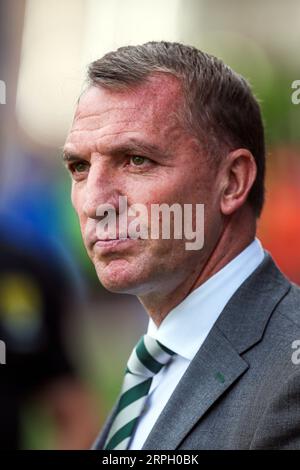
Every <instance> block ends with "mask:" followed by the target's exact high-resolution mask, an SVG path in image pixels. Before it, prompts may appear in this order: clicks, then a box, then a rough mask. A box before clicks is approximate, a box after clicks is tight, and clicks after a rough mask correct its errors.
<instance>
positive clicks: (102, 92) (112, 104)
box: [72, 73, 183, 131]
mask: <svg viewBox="0 0 300 470" xmlns="http://www.w3.org/2000/svg"><path fill="white" fill-rule="evenodd" d="M182 100H183V95H182V91H181V85H180V83H179V81H178V79H177V78H175V77H173V76H171V75H170V74H165V73H159V74H155V75H153V76H150V77H149V78H148V79H147V81H145V82H144V83H142V84H139V85H137V86H134V87H132V88H130V89H124V90H122V91H120V90H110V89H106V88H103V87H96V86H93V87H91V88H89V89H88V90H87V91H86V92H85V93H84V94H83V95H82V96H81V98H80V100H79V103H78V106H77V109H76V112H75V116H74V121H73V125H72V130H73V131H74V130H76V129H81V128H84V129H85V130H90V131H93V130H96V129H99V128H101V127H105V126H113V125H114V124H117V125H120V124H122V123H123V124H124V126H126V124H133V123H134V126H135V127H137V128H138V127H139V126H145V125H148V126H154V127H158V126H161V125H162V124H163V123H164V124H165V125H167V124H168V123H169V124H170V123H171V122H172V121H173V122H174V117H175V116H177V113H176V112H178V107H180V105H182Z"/></svg>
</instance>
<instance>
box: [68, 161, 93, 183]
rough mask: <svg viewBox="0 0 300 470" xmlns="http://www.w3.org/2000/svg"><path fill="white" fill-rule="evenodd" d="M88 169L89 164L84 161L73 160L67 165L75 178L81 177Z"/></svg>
mask: <svg viewBox="0 0 300 470" xmlns="http://www.w3.org/2000/svg"><path fill="white" fill-rule="evenodd" d="M88 169H89V164H88V163H87V162H84V161H78V162H74V163H71V164H70V165H69V170H70V172H71V174H72V176H73V177H74V178H75V179H76V177H77V178H80V177H82V176H83V175H84V173H86V172H87V171H88Z"/></svg>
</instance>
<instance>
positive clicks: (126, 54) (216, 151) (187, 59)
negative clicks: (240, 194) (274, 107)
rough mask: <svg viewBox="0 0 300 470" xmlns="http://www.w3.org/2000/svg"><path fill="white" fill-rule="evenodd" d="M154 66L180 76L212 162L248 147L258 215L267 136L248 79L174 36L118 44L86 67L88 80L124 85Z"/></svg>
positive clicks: (189, 115) (188, 110)
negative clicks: (172, 39)
mask: <svg viewBox="0 0 300 470" xmlns="http://www.w3.org/2000/svg"><path fill="white" fill-rule="evenodd" d="M155 72H164V73H169V74H172V75H173V76H175V77H177V78H178V79H179V81H180V83H181V85H182V90H183V93H184V98H185V99H184V110H183V111H184V115H185V121H186V122H187V123H188V125H189V128H190V129H191V130H193V132H194V133H195V135H196V137H197V139H198V141H199V143H200V146H201V145H202V146H203V147H204V148H205V149H206V154H207V156H208V157H211V160H212V161H213V162H216V163H218V162H220V159H221V158H222V156H223V155H224V153H225V152H228V151H230V150H234V149H236V148H246V149H248V150H249V151H250V152H251V153H252V155H253V157H254V159H255V162H256V166H257V176H256V179H255V182H254V183H253V186H252V188H251V190H250V192H249V196H248V202H249V204H250V205H251V207H252V208H253V210H254V213H255V215H256V216H257V217H258V216H259V215H260V213H261V210H262V207H263V203H264V176H265V141H264V128H263V122H262V117H261V112H260V107H259V104H258V102H257V100H256V98H255V96H254V95H253V93H252V91H251V88H250V85H249V84H248V82H247V81H246V80H245V79H244V78H243V77H242V76H241V75H239V74H237V73H236V72H235V71H233V70H232V69H231V68H230V67H229V66H227V65H226V64H224V62H222V60H220V59H218V58H216V57H214V56H213V55H210V54H207V53H205V52H202V51H200V50H199V49H196V48H195V47H191V46H186V45H183V44H180V43H176V42H165V41H159V42H153V41H152V42H147V43H145V44H142V45H137V46H126V47H120V48H119V49H117V50H116V51H113V52H109V53H108V54H106V55H104V56H103V57H102V58H101V59H98V60H96V61H94V62H92V63H91V64H90V65H89V68H88V85H89V86H101V87H104V88H108V89H115V90H122V89H126V88H127V89H128V88H132V87H134V86H135V85H138V84H141V83H143V82H145V81H146V80H147V79H148V78H149V76H150V75H151V74H153V73H155Z"/></svg>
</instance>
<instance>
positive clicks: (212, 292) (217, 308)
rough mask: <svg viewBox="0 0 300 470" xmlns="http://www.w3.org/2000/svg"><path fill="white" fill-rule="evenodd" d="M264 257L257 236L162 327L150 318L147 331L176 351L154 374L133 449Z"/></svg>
mask: <svg viewBox="0 0 300 470" xmlns="http://www.w3.org/2000/svg"><path fill="white" fill-rule="evenodd" d="M263 258H264V251H263V248H262V246H261V243H260V241H259V240H258V239H257V238H256V239H255V240H254V241H253V242H252V243H250V245H248V247H247V248H245V249H244V250H243V251H242V252H241V253H240V254H239V255H238V256H236V257H235V258H234V259H233V260H231V261H230V262H229V263H228V264H227V265H226V266H224V268H222V269H221V270H220V271H218V272H217V273H216V274H214V275H213V276H212V277H211V278H209V279H208V280H207V281H206V282H205V283H204V284H202V285H201V286H200V287H198V288H197V289H195V290H194V291H193V292H191V294H189V295H188V296H187V297H186V298H185V299H184V300H183V301H182V302H181V303H180V304H179V305H177V306H176V307H175V308H174V309H173V310H171V311H170V312H169V313H168V315H167V316H166V317H165V318H164V320H163V321H162V323H161V324H160V326H159V327H157V326H156V325H155V323H154V322H153V320H152V319H151V318H150V320H149V324H148V331H147V333H148V334H149V335H150V336H152V337H153V338H155V339H157V340H159V341H160V342H161V343H162V344H164V345H165V346H166V347H167V348H169V349H171V350H172V351H174V352H175V353H176V355H175V356H174V357H173V359H172V361H171V362H170V363H169V364H168V365H167V366H165V367H164V368H163V369H161V371H160V372H158V374H156V375H155V376H154V377H153V381H152V384H151V387H150V390H149V396H148V402H147V408H146V410H145V412H144V413H143V415H142V416H141V417H140V420H139V422H138V426H137V428H136V431H135V434H134V436H133V438H132V440H131V444H130V446H129V449H132V450H133V449H134V450H139V449H141V448H142V446H143V444H144V443H145V441H146V439H147V437H148V435H149V433H150V431H151V429H152V428H153V426H154V424H155V422H156V421H157V418H158V417H159V415H160V414H161V412H162V410H163V408H164V407H165V405H166V403H167V402H168V400H169V398H170V396H171V395H172V393H173V391H174V390H175V388H176V386H177V384H178V382H179V381H180V379H181V377H182V376H183V374H184V372H185V371H186V369H187V368H188V366H189V365H190V363H191V361H192V359H193V358H194V356H195V355H196V353H197V351H198V350H199V348H200V347H201V345H202V344H203V342H204V341H205V339H206V337H207V335H208V334H209V332H210V330H211V328H212V327H213V325H214V323H215V322H216V320H217V318H218V317H219V315H220V313H221V312H222V310H223V309H224V307H225V305H226V304H227V302H228V301H229V299H230V298H231V297H232V296H233V294H234V293H235V292H236V291H237V289H238V288H239V287H240V285H241V284H242V283H243V282H244V281H245V280H246V279H247V277H249V276H250V274H252V272H253V271H254V270H255V269H256V268H257V266H258V265H259V264H260V263H261V262H262V260H263Z"/></svg>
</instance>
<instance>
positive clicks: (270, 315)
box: [64, 42, 300, 450]
mask: <svg viewBox="0 0 300 470" xmlns="http://www.w3.org/2000/svg"><path fill="white" fill-rule="evenodd" d="M88 78H89V84H88V87H87V89H86V91H85V92H84V93H83V95H82V96H81V98H80V100H79V103H78V107H77V110H76V113H75V118H74V122H73V125H72V128H71V131H70V133H69V135H68V137H67V140H66V144H65V149H64V159H65V161H66V163H67V166H68V168H69V170H70V172H71V174H72V178H73V184H72V202H73V205H74V207H75V209H76V211H77V213H78V216H79V220H80V225H81V230H82V235H83V239H84V243H85V246H86V249H87V251H88V254H89V256H90V258H91V259H92V261H93V263H94V265H95V268H96V271H97V274H98V276H99V279H100V281H101V283H102V284H103V285H104V286H105V287H106V288H107V289H109V290H110V291H112V292H121V293H130V294H133V295H137V296H138V298H139V299H140V301H141V303H142V304H143V306H144V307H145V309H146V311H147V313H148V314H149V326H148V331H147V335H146V336H145V337H144V338H143V339H141V341H140V342H139V343H138V345H137V346H136V348H135V349H134V350H133V352H132V354H131V356H130V359H129V361H128V364H127V368H126V373H125V379H124V384H123V388H122V391H121V394H120V397H119V400H118V401H117V403H116V406H115V408H114V410H113V412H112V414H111V416H110V417H109V419H108V420H107V422H106V424H105V426H104V429H103V431H102V433H101V434H100V436H99V438H98V439H97V441H96V443H95V445H94V448H96V449H126V448H127V449H168V450H172V449H263V448H282V449H283V448H284V449H287V448H300V426H299V423H300V407H299V399H300V371H299V367H298V366H297V365H296V364H295V361H293V360H292V359H293V356H292V355H293V353H294V352H295V351H294V350H293V347H295V344H297V343H295V341H297V340H298V339H299V338H300V318H299V305H300V293H299V289H298V288H297V287H295V286H293V285H291V284H290V282H289V281H288V280H287V279H286V278H285V277H284V276H283V275H282V274H281V273H280V271H279V270H278V268H277V267H276V266H275V264H274V262H273V261H272V259H271V257H270V255H269V254H268V253H266V252H264V251H263V249H262V247H261V245H260V243H259V241H258V240H257V239H255V232H256V220H257V218H258V217H259V215H260V213H261V210H262V206H263V200H264V168H265V149H264V133H263V125H262V120H261V115H260V110H259V106H258V104H257V102H256V100H255V98H254V97H253V95H252V92H251V90H250V88H249V86H248V84H247V83H246V81H245V80H244V79H243V78H242V77H240V76H239V75H237V74H236V73H235V72H233V71H232V70H231V69H230V68H229V67H227V66H226V65H224V64H223V63H222V62H221V61H220V60H218V59H216V58H215V57H212V56H210V55H208V54H205V53H203V52H201V51H199V50H197V49H195V48H192V47H187V46H183V45H181V44H177V43H167V42H150V43H147V44H144V45H142V46H135V47H124V48H121V49H118V50H117V51H115V52H111V53H109V54H107V55H106V56H104V57H103V58H102V59H100V60H97V61H96V62H94V63H92V64H91V65H90V68H89V76H88ZM121 197H123V198H124V197H126V198H127V201H128V204H129V206H130V205H132V204H136V203H138V204H140V205H142V206H143V207H146V209H148V213H149V212H150V209H151V207H152V206H153V205H154V204H162V203H164V204H167V205H168V206H169V207H170V206H172V205H173V204H179V205H180V206H181V207H184V205H185V204H192V205H193V207H195V206H197V204H199V203H201V204H204V210H205V224H204V245H203V247H202V249H198V250H187V249H186V244H185V243H186V239H185V237H182V238H181V239H178V238H176V237H175V236H173V237H170V238H169V239H168V238H163V237H159V238H154V237H152V238H151V237H150V236H149V237H148V238H147V237H142V236H140V237H131V236H129V232H127V233H126V234H125V236H124V232H122V230H123V229H122V230H121V229H120V226H121V217H123V215H124V214H123V212H124V207H123V206H122V208H121V207H120V200H121V199H120V198H121ZM105 205H107V206H105ZM103 207H108V211H110V210H112V208H113V209H114V210H115V213H116V224H117V231H116V234H115V235H112V232H111V229H109V230H108V231H107V232H105V231H104V230H103V226H104V224H103V221H104V216H105V214H104V212H105V211H103ZM99 208H100V210H99ZM128 215H129V217H131V220H132V212H131V213H130V211H128ZM143 220H144V222H145V219H143ZM195 223H196V220H195V214H194V216H193V226H195ZM99 224H100V225H99ZM142 224H143V222H142V223H141V225H142ZM150 225H151V223H150ZM173 225H175V223H173ZM99 226H100V228H99ZM150 228H151V227H150ZM150 228H149V230H150ZM296 362H297V361H296Z"/></svg>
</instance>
